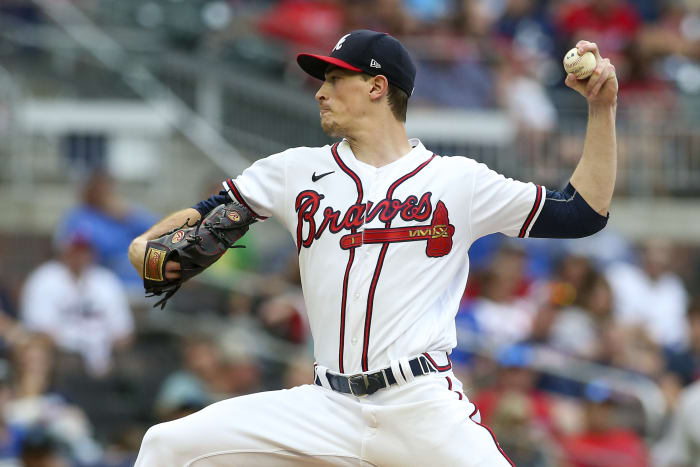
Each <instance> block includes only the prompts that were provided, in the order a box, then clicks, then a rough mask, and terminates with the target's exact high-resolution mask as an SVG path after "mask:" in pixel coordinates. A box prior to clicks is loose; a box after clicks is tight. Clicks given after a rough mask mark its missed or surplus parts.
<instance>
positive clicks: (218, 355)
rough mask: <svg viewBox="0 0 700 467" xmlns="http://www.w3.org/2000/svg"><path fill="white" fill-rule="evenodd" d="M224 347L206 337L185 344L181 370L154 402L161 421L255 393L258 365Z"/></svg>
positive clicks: (166, 382)
mask: <svg viewBox="0 0 700 467" xmlns="http://www.w3.org/2000/svg"><path fill="white" fill-rule="evenodd" d="M234 347H235V345H233V344H230V345H228V346H227V347H225V348H224V347H223V346H221V345H219V342H218V341H217V340H215V339H213V338H210V337H207V336H203V335H200V336H193V337H189V338H187V339H186V340H185V342H184V349H183V368H182V369H181V370H178V371H176V372H175V373H173V374H171V375H170V376H168V378H167V379H166V380H165V382H164V383H163V384H162V386H161V389H160V391H159V394H158V397H157V399H156V412H157V414H158V416H159V418H160V419H161V420H172V419H175V418H179V417H182V416H184V415H187V414H189V413H192V412H195V411H197V410H199V409H201V408H203V407H205V406H207V405H209V404H211V403H213V402H217V401H220V400H223V399H227V398H229V397H233V396H236V395H241V394H248V393H250V392H254V390H255V389H256V388H257V386H258V384H259V382H260V381H259V375H258V371H259V370H258V363H257V362H256V361H255V360H254V359H253V358H252V357H251V355H250V354H249V353H246V352H245V351H244V350H243V349H234Z"/></svg>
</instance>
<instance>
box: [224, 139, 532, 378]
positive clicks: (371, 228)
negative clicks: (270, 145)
mask: <svg viewBox="0 0 700 467" xmlns="http://www.w3.org/2000/svg"><path fill="white" fill-rule="evenodd" d="M410 144H411V146H412V150H411V151H410V152H409V153H408V154H407V155H405V156H404V157H402V158H400V159H398V160H396V161H394V162H392V163H390V164H388V165H385V166H383V167H379V168H377V167H374V166H371V165H369V164H366V163H363V162H361V161H359V160H357V159H356V158H355V156H354V155H353V153H352V150H351V148H350V145H349V144H348V142H347V141H346V140H343V141H341V142H340V143H336V144H334V145H333V146H324V147H321V148H308V147H301V148H293V149H289V150H287V151H284V152H281V153H279V154H274V155H272V156H269V157H267V158H264V159H261V160H259V161H257V162H255V163H254V164H253V165H252V166H251V167H249V168H248V169H246V170H245V171H244V172H243V173H242V174H241V175H240V176H239V177H237V178H236V179H229V180H226V181H225V182H224V188H225V189H226V190H227V191H228V193H229V195H230V197H231V198H232V199H233V200H236V201H238V202H240V203H242V204H245V205H247V206H248V207H249V208H250V210H251V211H252V212H253V214H254V215H255V216H256V217H258V218H261V219H263V218H267V217H270V216H275V217H276V218H277V219H278V220H280V221H281V222H282V223H283V224H284V226H285V227H286V228H287V229H288V230H289V232H290V233H291V234H292V237H293V238H294V241H295V242H296V245H297V250H298V254H299V266H300V270H301V279H302V287H303V292H304V297H305V299H306V304H307V310H308V317H309V323H310V326H311V331H312V334H313V338H314V344H315V345H314V353H315V358H316V360H317V362H318V364H319V365H322V366H325V367H327V368H329V369H331V370H334V371H337V372H340V373H348V374H353V373H359V372H366V371H371V370H377V369H381V368H385V367H388V366H389V365H390V363H391V361H392V360H396V359H399V358H402V357H406V356H415V355H418V354H421V353H424V352H433V354H432V355H435V352H436V351H440V352H445V355H446V354H449V352H450V351H451V349H452V348H453V347H454V346H455V345H456V343H457V342H456V330H455V319H454V318H455V314H456V313H457V309H458V306H459V302H460V299H461V297H462V294H463V291H464V287H465V285H466V282H467V275H468V273H469V259H468V256H467V250H468V249H469V246H470V245H471V244H472V242H474V240H476V239H478V238H479V237H481V236H484V235H487V234H490V233H494V232H502V233H504V234H506V235H509V236H519V237H527V236H528V235H529V231H530V228H531V227H532V225H533V223H534V222H535V220H536V219H537V216H538V215H539V213H540V210H541V209H542V206H543V205H544V195H545V191H544V188H543V187H542V186H538V185H534V184H532V183H522V182H519V181H515V180H512V179H507V178H505V177H503V176H502V175H499V174H497V173H496V172H494V171H492V170H490V169H489V168H488V167H486V166H485V165H484V164H480V163H477V162H476V161H474V160H472V159H468V158H466V157H441V156H437V155H435V154H433V153H432V152H430V151H428V150H427V149H426V148H425V147H424V146H423V144H421V142H420V141H418V140H417V139H413V140H410ZM436 364H437V365H438V366H445V365H446V364H447V359H445V360H444V361H442V362H436Z"/></svg>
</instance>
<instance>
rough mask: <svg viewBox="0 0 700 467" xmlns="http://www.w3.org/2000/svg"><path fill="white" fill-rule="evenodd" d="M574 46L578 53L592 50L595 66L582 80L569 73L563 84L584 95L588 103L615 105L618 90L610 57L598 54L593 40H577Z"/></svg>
mask: <svg viewBox="0 0 700 467" xmlns="http://www.w3.org/2000/svg"><path fill="white" fill-rule="evenodd" d="M576 48H577V49H578V53H579V55H583V54H584V53H586V52H592V53H593V55H595V60H596V67H595V70H594V71H593V74H592V75H591V76H590V77H589V78H588V79H584V80H578V79H576V76H574V75H573V74H572V73H569V74H568V75H567V77H566V81H565V84H566V85H567V86H568V87H570V88H571V89H573V90H575V91H577V92H578V93H579V94H581V95H582V96H583V97H585V98H586V100H587V101H588V104H589V105H592V106H606V105H615V104H616V103H617V90H618V83H617V76H616V74H615V65H613V64H612V63H610V59H608V58H603V57H601V56H600V52H599V51H598V45H596V43H595V42H588V41H578V42H577V43H576Z"/></svg>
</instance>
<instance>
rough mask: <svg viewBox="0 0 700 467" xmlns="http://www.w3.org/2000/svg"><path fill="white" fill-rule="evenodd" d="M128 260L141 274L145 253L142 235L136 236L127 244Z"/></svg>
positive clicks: (144, 242) (144, 241)
mask: <svg viewBox="0 0 700 467" xmlns="http://www.w3.org/2000/svg"><path fill="white" fill-rule="evenodd" d="M128 255H129V262H131V265H132V266H134V269H136V271H137V272H138V273H139V275H141V274H143V259H144V256H145V255H146V240H145V239H144V238H142V237H140V236H139V237H136V238H135V239H133V240H132V241H131V243H130V244H129V250H128Z"/></svg>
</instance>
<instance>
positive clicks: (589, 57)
mask: <svg viewBox="0 0 700 467" xmlns="http://www.w3.org/2000/svg"><path fill="white" fill-rule="evenodd" d="M595 65H596V61H595V55H593V53H592V52H586V53H585V54H583V55H579V54H578V49H577V48H576V47H574V48H573V49H571V50H569V51H568V52H566V55H565V56H564V69H565V70H566V72H567V73H573V74H574V75H575V76H576V79H586V78H588V77H589V76H591V74H592V73H593V70H595Z"/></svg>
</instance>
